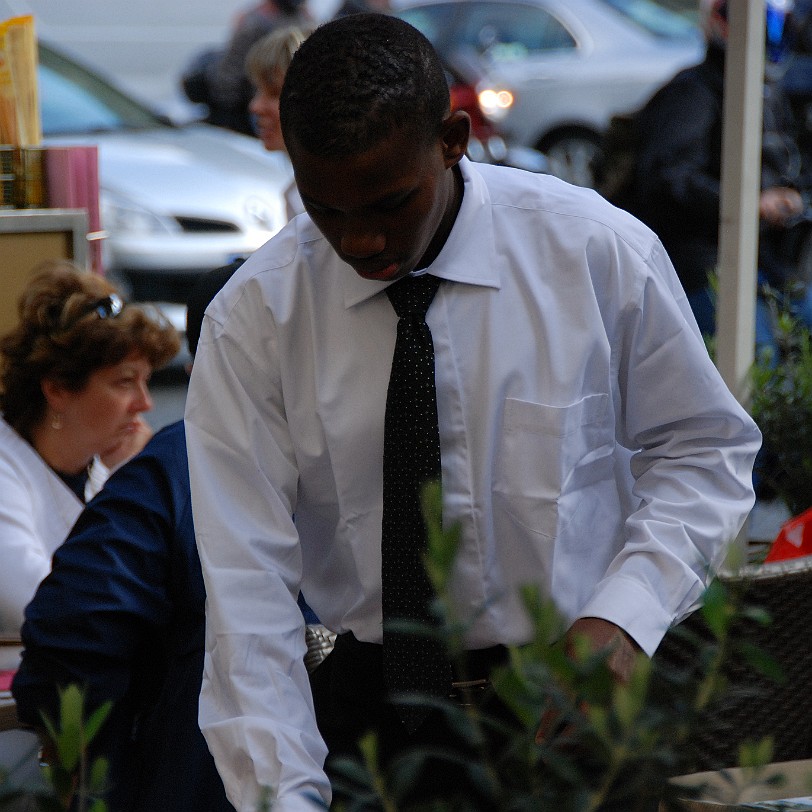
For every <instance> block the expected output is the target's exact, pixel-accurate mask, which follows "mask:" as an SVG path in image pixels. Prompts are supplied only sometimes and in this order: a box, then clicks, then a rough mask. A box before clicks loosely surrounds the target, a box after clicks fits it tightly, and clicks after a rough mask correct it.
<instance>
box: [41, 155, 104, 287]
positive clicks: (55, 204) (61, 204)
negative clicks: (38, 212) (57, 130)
mask: <svg viewBox="0 0 812 812" xmlns="http://www.w3.org/2000/svg"><path fill="white" fill-rule="evenodd" d="M42 155H43V169H44V178H45V188H46V191H47V203H48V206H49V207H50V208H58V209H62V208H64V209H85V210H86V211H87V216H88V234H87V239H88V249H89V255H90V267H91V269H92V270H93V271H95V272H97V273H103V270H104V269H103V267H102V239H103V238H104V236H105V233H104V231H103V230H102V227H101V213H100V209H99V151H98V147H97V146H95V145H90V146H79V145H72V146H64V147H59V146H54V147H51V146H49V147H45V148H44V149H43V153H42Z"/></svg>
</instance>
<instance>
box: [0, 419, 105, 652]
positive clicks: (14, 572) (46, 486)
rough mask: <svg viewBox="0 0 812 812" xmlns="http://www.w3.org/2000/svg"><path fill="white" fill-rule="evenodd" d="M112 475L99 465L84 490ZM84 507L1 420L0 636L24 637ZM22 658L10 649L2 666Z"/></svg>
mask: <svg viewBox="0 0 812 812" xmlns="http://www.w3.org/2000/svg"><path fill="white" fill-rule="evenodd" d="M107 474H108V471H107V469H106V468H104V466H103V465H102V464H101V462H100V461H98V460H97V461H95V462H94V465H93V467H92V469H91V478H90V479H89V480H88V483H87V487H86V488H85V495H86V497H87V498H88V499H89V498H90V497H91V496H93V494H95V493H96V492H97V491H98V490H99V489H100V488H101V487H102V484H103V483H104V480H105V479H106V478H107ZM83 507H84V505H83V504H82V502H81V501H80V500H79V498H78V497H77V496H76V494H75V493H73V491H72V490H71V489H70V488H69V487H68V486H67V485H66V484H65V483H64V482H63V481H62V480H61V479H60V478H59V476H57V474H55V473H54V471H53V469H51V468H50V467H49V466H48V464H47V463H46V462H45V460H43V459H42V457H40V455H39V454H38V453H37V452H36V451H35V450H34V448H33V447H32V446H31V445H29V444H28V443H27V442H26V441H25V440H24V439H23V438H22V437H20V435H19V434H17V432H16V431H14V429H13V428H11V426H10V425H9V424H8V423H7V422H6V421H5V420H3V419H2V418H0V634H8V635H17V634H19V633H20V627H21V626H22V622H23V611H24V610H25V607H26V606H27V605H28V602H29V601H30V600H31V598H33V597H34V592H35V591H36V589H37V587H38V586H39V582H40V581H41V580H42V579H43V578H44V577H45V576H46V575H47V574H48V573H49V572H50V571H51V556H52V555H53V553H54V551H55V550H56V548H57V547H58V546H59V545H60V544H62V542H63V541H64V540H65V537H66V536H67V535H68V532H69V531H70V529H71V527H73V524H74V522H75V521H76V519H77V518H78V517H79V514H80V513H81V512H82V508H83ZM18 659H19V657H18V652H17V650H16V649H6V650H4V652H3V658H2V659H0V668H14V667H16V665H17V662H18Z"/></svg>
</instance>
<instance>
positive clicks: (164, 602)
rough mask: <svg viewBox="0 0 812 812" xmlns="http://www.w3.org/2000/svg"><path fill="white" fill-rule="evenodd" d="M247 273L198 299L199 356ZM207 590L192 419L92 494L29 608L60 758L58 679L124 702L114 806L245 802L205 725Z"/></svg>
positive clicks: (24, 679)
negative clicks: (222, 303) (216, 316)
mask: <svg viewBox="0 0 812 812" xmlns="http://www.w3.org/2000/svg"><path fill="white" fill-rule="evenodd" d="M233 272H234V267H232V266H228V267H226V268H219V269H217V270H215V271H211V272H210V273H208V274H206V275H204V276H203V277H201V279H200V280H199V281H198V282H197V283H196V285H195V287H194V288H193V290H192V292H191V293H190V296H189V301H188V315H187V331H186V337H187V342H188V345H189V352H190V354H191V356H192V357H193V358H194V354H195V350H196V347H197V341H198V337H199V335H200V323H201V321H202V319H203V311H204V310H205V309H206V306H207V305H208V303H209V301H210V300H211V299H212V297H213V296H214V295H215V294H216V293H217V291H218V290H219V289H220V288H221V287H222V285H223V284H224V283H225V282H226V281H227V280H228V278H229V277H230V276H231V274H232V273H233ZM205 599H206V595H205V590H204V587H203V578H202V575H201V572H200V560H199V558H198V555H197V548H196V547H195V535H194V526H193V523H192V511H191V505H190V494H189V474H188V468H187V461H186V438H185V435H184V427H183V421H178V422H176V423H173V424H171V425H170V426H167V427H166V428H164V429H162V430H161V431H159V432H158V433H157V434H156V435H155V437H153V438H152V440H151V441H150V442H149V443H148V444H147V446H146V448H145V449H144V451H143V452H142V453H141V454H139V455H138V456H136V457H135V458H134V459H133V460H132V461H130V462H128V463H127V464H126V465H124V466H122V467H121V468H119V470H118V471H116V472H115V473H114V474H113V475H112V476H111V477H110V479H109V480H108V482H107V484H106V486H105V487H104V489H103V490H102V491H101V493H99V494H98V495H97V496H96V498H95V499H93V500H92V501H91V502H89V503H88V505H87V507H86V508H85V509H84V511H83V512H82V514H81V516H80V517H79V520H78V521H77V523H76V525H75V526H74V528H73V530H72V531H71V533H70V535H69V537H68V541H67V543H66V544H63V545H62V546H61V547H60V548H59V549H58V550H57V551H56V553H55V555H54V560H53V569H52V570H51V573H50V575H48V577H47V578H46V579H45V580H44V581H43V583H42V584H41V585H40V587H39V589H38V590H37V592H36V595H35V596H34V599H33V600H32V601H31V603H30V604H29V605H28V607H27V608H26V612H25V615H26V621H25V624H24V626H23V630H22V639H23V643H24V645H25V650H24V652H23V660H22V664H21V666H20V669H19V671H18V672H17V675H16V677H15V679H14V683H13V686H12V687H13V694H14V698H15V700H16V703H17V716H18V718H19V719H20V721H21V722H22V723H23V724H25V725H28V726H31V727H32V728H34V729H36V730H37V731H38V732H39V734H40V736H41V737H42V739H43V742H44V744H45V750H46V752H47V753H49V755H50V756H51V757H52V756H53V753H52V751H53V744H52V743H51V742H49V741H48V739H47V736H46V735H45V733H44V730H43V728H42V722H41V714H42V713H45V714H47V715H48V716H50V717H51V718H52V719H56V718H58V715H59V695H58V689H59V688H61V687H64V686H66V685H69V684H71V683H75V684H77V685H79V686H81V687H83V688H84V689H85V691H86V692H87V693H86V697H87V698H86V703H87V708H88V712H92V711H93V710H95V709H96V708H97V707H98V706H100V705H101V704H102V703H104V702H107V701H110V702H112V703H113V708H112V712H111V714H110V717H109V718H108V721H107V722H105V724H104V726H103V727H102V729H101V732H100V734H99V736H98V737H97V739H96V740H95V742H94V743H93V746H92V749H91V756H92V757H96V756H99V755H101V756H104V757H105V758H107V760H108V762H109V785H110V791H109V793H107V794H106V796H105V800H106V802H107V808H108V810H110V812H125V810H126V812H157V811H158V810H166V812H170V810H171V812H233V807H232V806H231V804H229V803H228V801H227V800H226V797H225V792H224V790H223V784H222V781H221V780H220V777H219V776H218V774H217V770H216V769H215V767H214V762H213V761H212V757H211V755H210V754H209V751H208V749H207V747H206V742H205V741H204V739H203V736H202V735H201V733H200V728H199V726H198V722H197V706H198V696H199V694H200V680H201V676H202V673H203V638H204V622H205V615H204V604H205Z"/></svg>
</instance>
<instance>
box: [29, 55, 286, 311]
mask: <svg viewBox="0 0 812 812" xmlns="http://www.w3.org/2000/svg"><path fill="white" fill-rule="evenodd" d="M39 61H40V67H39V93H40V102H41V109H42V126H43V134H44V143H45V144H46V145H48V144H54V145H55V144H96V145H98V148H99V176H100V186H101V192H100V195H101V219H102V228H103V229H104V231H105V232H106V233H107V237H106V239H105V240H104V242H103V253H104V261H105V270H106V271H107V273H109V274H110V275H111V276H112V277H113V278H114V279H115V280H116V281H117V282H119V283H120V284H123V285H124V286H125V287H126V288H129V291H128V292H129V293H130V294H131V295H132V296H133V297H134V298H135V299H140V300H147V301H167V302H183V301H185V298H186V294H187V292H188V290H189V288H190V286H191V284H192V282H193V281H194V279H195V277H196V276H197V275H198V274H200V273H202V272H204V271H207V270H210V269H212V268H215V267H218V266H220V265H224V264H226V263H228V262H230V261H231V260H233V259H234V258H236V257H238V256H245V255H247V254H250V253H251V252H252V251H254V250H256V249H257V248H259V246H260V245H262V244H263V243H264V242H266V241H267V240H268V239H269V238H270V237H271V236H272V235H273V234H275V233H276V232H277V231H278V230H279V229H280V228H281V227H282V226H283V225H284V224H285V222H287V214H286V209H285V197H284V191H285V189H286V188H287V186H288V185H289V184H290V183H291V181H292V178H293V172H292V169H291V167H290V162H289V161H288V159H287V156H285V155H284V154H282V153H269V152H266V151H265V150H264V149H263V147H262V145H261V144H260V142H259V141H258V140H257V139H253V138H249V137H246V136H241V135H237V134H235V133H232V132H229V131H226V130H223V129H219V128H217V127H212V126H209V125H207V124H201V123H192V124H187V125H184V126H175V125H173V124H172V123H171V122H169V121H167V120H165V119H164V118H162V117H160V116H158V115H157V114H155V113H153V112H152V111H151V110H149V109H147V108H146V107H145V106H144V105H142V104H140V103H139V102H137V101H135V100H133V99H132V98H130V97H129V96H127V95H126V94H124V93H122V92H121V91H119V90H118V89H117V88H115V87H113V86H111V85H110V84H109V83H108V82H106V81H105V80H104V79H102V78H101V77H100V76H98V75H97V74H95V73H94V72H92V71H90V70H88V69H86V68H85V67H83V66H81V65H79V64H77V63H76V62H74V61H73V60H71V59H68V58H67V57H65V56H64V55H61V54H59V53H58V52H57V51H55V50H54V49H53V48H51V47H49V46H48V45H46V44H43V43H40V46H39Z"/></svg>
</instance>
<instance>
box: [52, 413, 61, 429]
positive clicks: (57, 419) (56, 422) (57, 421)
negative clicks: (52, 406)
mask: <svg viewBox="0 0 812 812" xmlns="http://www.w3.org/2000/svg"><path fill="white" fill-rule="evenodd" d="M51 428H52V429H56V431H59V430H60V429H61V428H62V415H61V414H59V412H54V416H53V417H52V418H51Z"/></svg>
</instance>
